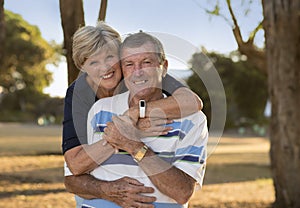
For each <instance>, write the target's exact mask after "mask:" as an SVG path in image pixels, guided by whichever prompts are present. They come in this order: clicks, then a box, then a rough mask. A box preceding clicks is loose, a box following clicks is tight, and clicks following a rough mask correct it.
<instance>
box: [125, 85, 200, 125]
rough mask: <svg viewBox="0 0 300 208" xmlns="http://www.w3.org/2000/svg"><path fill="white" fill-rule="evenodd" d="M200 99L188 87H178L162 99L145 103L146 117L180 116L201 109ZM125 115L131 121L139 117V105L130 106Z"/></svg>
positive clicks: (169, 117)
mask: <svg viewBox="0 0 300 208" xmlns="http://www.w3.org/2000/svg"><path fill="white" fill-rule="evenodd" d="M202 108H203V103H202V100H201V99H200V98H199V97H198V96H197V95H196V94H195V93H194V92H193V91H192V90H190V89H189V88H187V87H180V88H178V89H177V90H175V91H174V93H173V94H172V96H169V97H167V98H164V99H160V100H156V101H151V102H148V103H147V104H146V111H145V116H146V117H151V118H152V117H157V118H168V119H175V118H182V117H185V116H188V115H190V114H193V113H195V112H198V111H200V110H202ZM125 115H128V116H130V118H131V119H132V120H133V121H137V120H138V118H139V107H138V106H134V107H132V108H130V109H129V110H128V111H127V112H126V113H125Z"/></svg>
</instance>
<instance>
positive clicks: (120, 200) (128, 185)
mask: <svg viewBox="0 0 300 208" xmlns="http://www.w3.org/2000/svg"><path fill="white" fill-rule="evenodd" d="M103 189H104V190H103V191H104V193H105V194H106V195H107V197H105V198H106V199H108V200H109V201H112V202H114V203H116V204H118V205H119V206H121V207H124V208H130V207H142V208H154V205H152V204H149V203H152V202H154V201H155V200H156V198H155V197H153V196H144V195H143V194H150V193H153V192H154V189H153V188H152V187H146V186H144V184H142V183H140V182H139V181H138V180H136V179H133V178H129V177H123V178H120V179H118V180H116V181H110V182H108V183H107V186H105V187H103Z"/></svg>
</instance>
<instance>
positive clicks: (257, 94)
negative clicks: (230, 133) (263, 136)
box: [187, 53, 267, 128]
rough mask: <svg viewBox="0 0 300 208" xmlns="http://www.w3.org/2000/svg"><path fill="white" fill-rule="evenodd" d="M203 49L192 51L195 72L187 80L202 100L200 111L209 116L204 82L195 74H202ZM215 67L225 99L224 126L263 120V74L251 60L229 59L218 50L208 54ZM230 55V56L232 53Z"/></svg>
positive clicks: (257, 122)
mask: <svg viewBox="0 0 300 208" xmlns="http://www.w3.org/2000/svg"><path fill="white" fill-rule="evenodd" d="M202 56H204V54H203V53H196V54H194V55H193V57H192V60H191V64H192V68H193V70H194V71H195V72H197V73H195V72H194V74H193V75H192V76H191V77H189V79H188V80H187V83H188V85H189V86H190V88H191V89H192V90H193V91H194V92H195V93H197V94H198V95H199V96H200V97H201V98H202V100H203V102H204V109H203V111H204V112H205V113H206V115H207V117H208V120H210V112H211V105H210V98H209V95H208V91H207V90H210V89H206V87H205V85H204V84H203V82H202V81H201V79H200V77H199V76H198V74H201V76H205V73H208V72H207V71H205V70H203V63H202V62H203V61H202V60H203V57H202ZM208 56H209V58H210V59H211V61H212V62H213V64H214V66H215V68H216V70H217V71H218V73H219V75H220V77H221V80H222V82H223V85H224V89H225V93H226V102H227V117H226V127H227V128H230V127H237V126H243V125H246V126H247V125H253V124H262V123H264V122H265V120H266V119H265V117H264V109H265V105H266V102H267V78H266V76H265V75H263V74H262V73H261V72H260V71H259V70H257V69H256V68H255V66H253V65H252V64H251V63H249V62H248V61H246V60H244V61H243V60H241V58H244V57H240V56H239V55H238V56H237V55H235V56H234V57H235V58H237V57H238V58H240V59H239V60H238V61H236V62H233V61H232V59H231V58H229V57H225V56H222V55H219V54H215V53H211V54H208ZM232 58H233V57H232Z"/></svg>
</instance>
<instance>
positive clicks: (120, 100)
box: [92, 92, 128, 112]
mask: <svg viewBox="0 0 300 208" xmlns="http://www.w3.org/2000/svg"><path fill="white" fill-rule="evenodd" d="M124 103H128V92H124V93H122V94H117V95H114V96H112V97H106V98H101V99H99V100H98V101H97V102H95V103H94V105H93V107H92V109H94V110H96V111H98V110H100V109H101V110H109V111H112V112H113V111H114V109H115V108H116V106H117V105H123V104H124Z"/></svg>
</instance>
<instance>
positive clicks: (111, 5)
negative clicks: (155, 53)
mask: <svg viewBox="0 0 300 208" xmlns="http://www.w3.org/2000/svg"><path fill="white" fill-rule="evenodd" d="M83 2H84V13H85V23H86V25H96V20H97V16H98V11H99V8H100V0H84V1H83ZM213 2H215V1H214V0H108V6H107V12H106V22H107V23H108V24H109V25H110V26H112V27H113V28H115V29H116V30H117V31H119V33H120V34H121V35H125V34H128V33H133V32H137V31H139V30H143V31H146V32H154V33H155V34H157V33H163V34H170V35H171V37H177V38H178V39H180V40H183V41H184V42H185V43H186V44H190V45H192V46H194V47H195V48H198V49H199V48H201V47H205V48H206V50H208V51H215V52H219V53H223V54H228V53H229V52H231V51H234V50H236V49H237V44H236V41H235V39H234V36H233V34H232V25H231V23H230V22H228V21H226V20H225V19H224V18H222V17H215V16H211V15H208V14H207V12H205V9H206V8H212V7H213V6H212V5H214V3H213ZM224 2H225V0H219V3H220V12H221V13H222V14H224V15H225V16H227V17H229V16H228V11H227V9H226V6H224V4H225V3H224ZM232 2H234V5H233V9H234V12H235V14H236V16H237V19H238V21H239V25H240V27H241V29H242V35H243V37H245V38H247V37H248V36H249V34H250V32H251V31H252V30H253V29H254V28H255V27H256V26H257V24H258V22H260V21H261V20H262V8H261V1H260V0H252V2H253V3H252V4H251V5H250V6H247V5H245V2H247V1H245V0H235V1H232ZM4 8H5V9H7V10H10V11H12V12H14V13H18V14H20V15H21V16H22V17H23V19H25V20H26V21H27V22H29V23H30V24H32V25H36V26H38V27H39V29H40V31H41V34H42V36H43V38H44V39H45V40H47V41H53V40H54V41H55V42H56V43H62V42H63V31H62V27H61V19H60V11H59V0H40V1H39V0H23V1H22V2H20V0H5V2H4ZM245 8H250V11H249V12H248V13H247V15H245ZM255 42H256V44H257V45H258V46H259V47H263V44H264V34H263V32H262V31H261V32H259V33H258V34H257V37H256V40H255ZM163 44H164V43H163ZM179 50H180V49H179ZM186 59H187V60H183V61H181V62H180V63H178V61H176V60H173V61H171V62H170V64H169V65H170V67H169V68H175V69H177V68H188V61H189V60H188V59H189V58H186ZM169 61H170V60H169ZM48 70H49V71H51V72H53V79H54V81H53V83H52V84H51V85H50V87H48V88H46V89H45V90H44V92H45V93H49V94H50V95H51V96H59V97H64V95H65V91H66V89H67V65H66V63H65V62H62V63H61V64H60V65H59V66H58V67H54V66H48Z"/></svg>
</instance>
